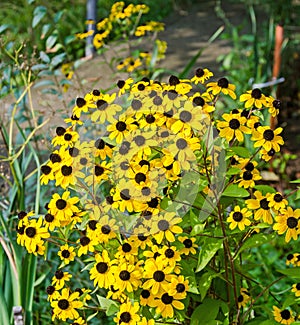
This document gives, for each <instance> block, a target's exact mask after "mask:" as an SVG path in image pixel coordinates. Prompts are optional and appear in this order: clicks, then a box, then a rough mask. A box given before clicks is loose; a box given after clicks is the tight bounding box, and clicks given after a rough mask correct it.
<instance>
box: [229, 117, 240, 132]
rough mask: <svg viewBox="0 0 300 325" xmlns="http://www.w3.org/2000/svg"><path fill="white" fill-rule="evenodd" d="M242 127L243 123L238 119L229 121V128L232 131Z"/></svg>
mask: <svg viewBox="0 0 300 325" xmlns="http://www.w3.org/2000/svg"><path fill="white" fill-rule="evenodd" d="M240 126H241V123H240V121H239V120H238V119H236V118H233V119H232V120H230V121H229V127H230V128H231V129H232V130H236V129H238V128H239V127H240Z"/></svg>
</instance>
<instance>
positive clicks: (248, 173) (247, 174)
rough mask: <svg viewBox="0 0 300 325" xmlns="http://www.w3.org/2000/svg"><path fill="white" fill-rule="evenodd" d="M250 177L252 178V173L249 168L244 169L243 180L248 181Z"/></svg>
mask: <svg viewBox="0 0 300 325" xmlns="http://www.w3.org/2000/svg"><path fill="white" fill-rule="evenodd" d="M252 178H253V175H252V173H251V172H250V171H249V170H246V171H245V172H244V173H243V180H245V181H250V180H251V179H252Z"/></svg>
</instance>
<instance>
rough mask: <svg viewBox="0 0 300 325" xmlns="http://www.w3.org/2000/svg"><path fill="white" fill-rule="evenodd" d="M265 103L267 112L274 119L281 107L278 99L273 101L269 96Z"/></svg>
mask: <svg viewBox="0 0 300 325" xmlns="http://www.w3.org/2000/svg"><path fill="white" fill-rule="evenodd" d="M266 102H267V105H266V106H267V107H268V111H269V113H270V114H271V116H273V117H275V116H277V115H278V114H279V110H280V109H281V107H282V103H281V101H280V100H279V99H275V98H273V97H272V96H269V97H267V98H266Z"/></svg>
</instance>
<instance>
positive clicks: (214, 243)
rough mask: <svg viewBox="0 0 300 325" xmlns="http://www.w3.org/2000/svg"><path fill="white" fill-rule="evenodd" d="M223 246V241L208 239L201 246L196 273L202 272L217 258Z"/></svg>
mask: <svg viewBox="0 0 300 325" xmlns="http://www.w3.org/2000/svg"><path fill="white" fill-rule="evenodd" d="M222 246H223V239H217V238H207V239H206V240H205V242H204V244H203V245H202V246H201V250H200V253H199V256H198V265H197V268H196V271H195V272H200V271H201V270H203V269H204V268H205V266H206V265H207V264H208V263H209V262H210V260H211V259H212V258H213V257H214V256H215V254H216V252H217V251H218V250H219V249H220V248H221V247H222Z"/></svg>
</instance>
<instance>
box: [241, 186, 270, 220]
mask: <svg viewBox="0 0 300 325" xmlns="http://www.w3.org/2000/svg"><path fill="white" fill-rule="evenodd" d="M270 196H271V193H267V194H266V195H265V196H264V195H262V193H261V192H260V191H255V192H254V197H255V199H249V200H246V204H247V208H248V209H250V210H255V212H254V219H255V220H263V222H265V223H268V224H269V225H271V224H272V223H273V216H272V213H271V206H270V202H269V198H270Z"/></svg>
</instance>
